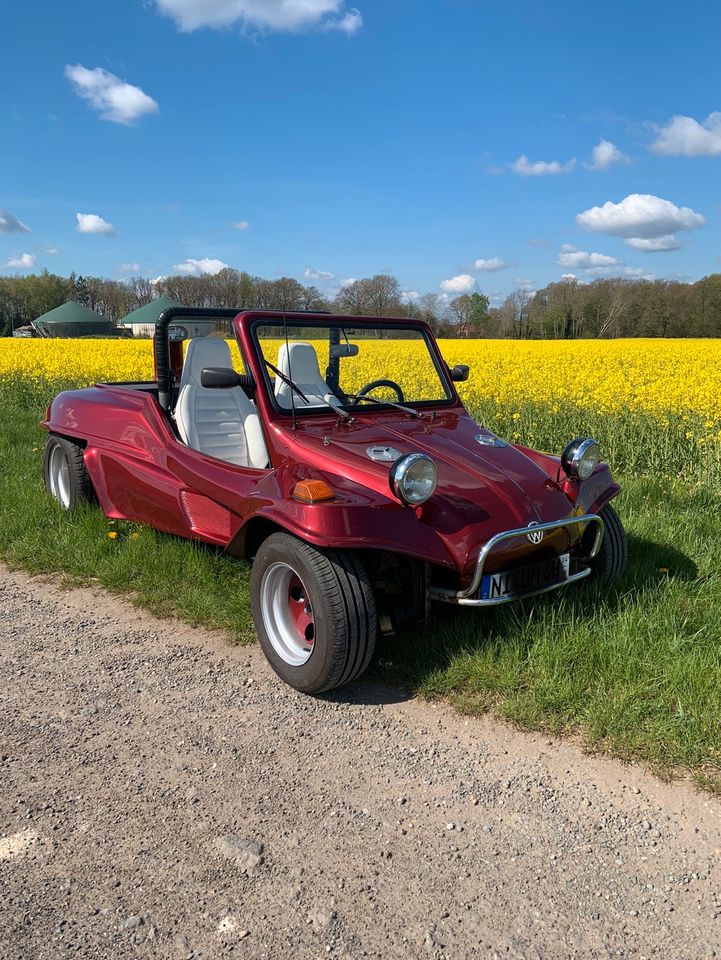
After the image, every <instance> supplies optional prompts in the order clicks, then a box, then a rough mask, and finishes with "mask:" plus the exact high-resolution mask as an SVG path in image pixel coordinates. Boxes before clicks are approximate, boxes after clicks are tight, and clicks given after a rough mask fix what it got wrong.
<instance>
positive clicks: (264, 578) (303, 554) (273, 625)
mask: <svg viewBox="0 0 721 960" xmlns="http://www.w3.org/2000/svg"><path fill="white" fill-rule="evenodd" d="M284 567H287V568H290V571H291V573H292V574H294V575H295V577H296V578H298V579H299V580H300V581H301V583H300V586H301V588H302V589H303V590H304V591H305V594H303V593H301V594H300V600H298V599H297V597H296V598H295V599H296V602H302V603H305V604H306V606H305V611H306V613H308V611H309V610H310V616H311V617H312V628H310V629H312V644H311V643H310V641H309V642H308V647H307V648H306V654H305V655H307V660H306V662H303V663H291V662H289V659H288V657H287V656H286V657H284V656H283V655H281V653H280V652H279V650H282V649H284V647H283V643H282V638H281V640H280V641H279V639H278V630H279V628H278V627H277V618H278V614H277V613H276V611H274V610H273V609H269V608H268V600H269V598H272V597H275V596H278V604H280V605H282V604H283V603H284V602H285V598H284V596H282V593H283V585H284V579H283V578H284V576H285V577H287V576H288V574H287V573H286V571H285V570H284V569H283V568H284ZM274 583H279V584H280V586H279V589H278V590H277V591H275V592H274ZM295 589H296V590H297V587H296V588H295ZM288 590H289V593H291V596H292V592H291V587H290V586H289V587H288ZM250 596H251V604H252V609H253V619H254V621H255V628H256V632H257V634H258V639H259V640H260V646H261V648H262V650H263V653H264V654H265V656H266V657H267V659H268V662H269V663H270V665H271V666H272V668H273V669H274V670H275V672H276V673H277V674H278V676H279V677H280V678H281V679H282V680H284V681H285V682H286V683H287V684H289V685H290V686H291V687H294V688H295V689H296V690H300V691H301V692H302V693H322V692H323V691H325V690H332V689H333V688H335V687H340V686H342V685H343V684H346V683H350V682H351V681H352V680H355V679H356V677H359V676H360V675H361V674H362V673H363V672H364V671H365V670H366V669H367V668H368V664H369V663H370V661H371V657H372V656H373V651H374V649H375V643H376V635H377V614H376V604H375V597H374V595H373V588H372V586H371V582H370V579H369V577H368V574H367V573H366V571H365V569H364V567H363V565H362V564H361V562H360V560H359V559H358V557H357V556H356V555H355V554H354V553H352V552H350V551H340V550H318V549H316V548H315V547H312V546H310V544H307V543H304V542H303V541H302V540H299V539H298V538H297V537H294V536H291V535H290V534H287V533H273V534H271V536H269V537H268V539H267V540H265V541H264V542H263V543H262V544H261V546H260V547H259V549H258V552H257V554H256V556H255V560H254V562H253V568H252V571H251V577H250ZM288 602H289V603H290V601H288ZM308 602H309V607H308ZM282 615H283V614H282V613H281V616H282ZM307 629H308V628H307ZM291 632H292V631H291ZM307 635H308V634H307V633H306V636H307ZM271 636H273V637H275V643H274V641H273V639H271ZM299 637H301V634H300V632H299V633H298V635H297V636H296V637H295V638H293V642H296V643H297V642H298V639H299ZM300 642H301V644H302V643H303V641H302V639H301V641H300ZM307 650H310V653H307ZM301 656H303V654H302V653H301Z"/></svg>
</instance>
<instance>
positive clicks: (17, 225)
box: [0, 210, 30, 233]
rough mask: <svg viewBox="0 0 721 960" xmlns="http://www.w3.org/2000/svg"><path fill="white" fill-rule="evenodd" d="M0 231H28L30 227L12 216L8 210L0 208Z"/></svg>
mask: <svg viewBox="0 0 721 960" xmlns="http://www.w3.org/2000/svg"><path fill="white" fill-rule="evenodd" d="M0 233H30V227H28V226H26V225H25V224H24V223H22V222H21V221H20V220H18V218H17V217H14V216H13V215H12V213H10V211H9V210H0Z"/></svg>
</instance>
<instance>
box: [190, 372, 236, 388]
mask: <svg viewBox="0 0 721 960" xmlns="http://www.w3.org/2000/svg"><path fill="white" fill-rule="evenodd" d="M239 382H240V378H239V377H238V374H237V373H236V372H235V370H231V369H230V368H229V367H203V369H202V371H201V373H200V385H201V387H208V388H209V389H211V390H227V389H229V388H230V387H237V386H238V385H239Z"/></svg>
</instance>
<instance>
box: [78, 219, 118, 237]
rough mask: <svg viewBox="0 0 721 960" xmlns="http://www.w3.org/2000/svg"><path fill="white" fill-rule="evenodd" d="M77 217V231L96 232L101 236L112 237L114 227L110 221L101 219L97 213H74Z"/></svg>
mask: <svg viewBox="0 0 721 960" xmlns="http://www.w3.org/2000/svg"><path fill="white" fill-rule="evenodd" d="M75 216H76V217H77V219H78V224H77V226H76V228H75V229H76V230H77V231H78V233H96V234H98V235H99V236H101V237H114V236H115V228H114V227H113V225H112V223H108V221H107V220H103V218H102V217H99V216H98V215H97V213H76V214H75Z"/></svg>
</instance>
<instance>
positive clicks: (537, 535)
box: [526, 520, 543, 546]
mask: <svg viewBox="0 0 721 960" xmlns="http://www.w3.org/2000/svg"><path fill="white" fill-rule="evenodd" d="M528 526H529V527H537V526H538V523H537V521H536V520H532V521H531V523H529V524H528ZM526 537H527V538H528V542H529V543H534V544H535V545H536V546H538V544H539V543H540V542H541V540H543V530H534V531H533V532H532V533H527V534H526Z"/></svg>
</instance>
